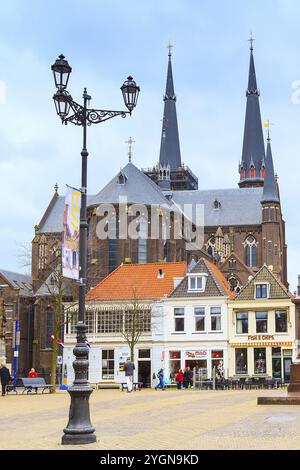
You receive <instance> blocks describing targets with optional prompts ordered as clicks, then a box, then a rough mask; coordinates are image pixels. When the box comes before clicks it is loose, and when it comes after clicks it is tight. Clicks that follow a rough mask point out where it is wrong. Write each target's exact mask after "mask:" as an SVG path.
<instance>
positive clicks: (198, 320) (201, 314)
mask: <svg viewBox="0 0 300 470" xmlns="http://www.w3.org/2000/svg"><path fill="white" fill-rule="evenodd" d="M194 314H195V331H205V308H204V307H196V308H194Z"/></svg>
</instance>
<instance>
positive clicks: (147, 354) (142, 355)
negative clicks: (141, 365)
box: [139, 349, 151, 359]
mask: <svg viewBox="0 0 300 470" xmlns="http://www.w3.org/2000/svg"><path fill="white" fill-rule="evenodd" d="M150 358H151V351H150V349H139V359H150Z"/></svg>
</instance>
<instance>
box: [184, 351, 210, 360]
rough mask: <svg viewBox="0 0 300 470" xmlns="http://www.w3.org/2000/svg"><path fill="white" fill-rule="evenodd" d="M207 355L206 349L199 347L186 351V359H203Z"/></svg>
mask: <svg viewBox="0 0 300 470" xmlns="http://www.w3.org/2000/svg"><path fill="white" fill-rule="evenodd" d="M206 356H207V350H206V349H198V350H197V351H185V359H202V358H203V357H206Z"/></svg>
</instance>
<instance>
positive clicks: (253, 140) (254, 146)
mask: <svg viewBox="0 0 300 470" xmlns="http://www.w3.org/2000/svg"><path fill="white" fill-rule="evenodd" d="M246 96H247V105H246V116H245V128H244V140H243V151H242V166H243V168H244V169H245V172H246V179H249V178H250V166H251V164H254V167H255V175H256V178H257V179H261V178H260V170H261V166H262V161H263V160H264V158H265V144H264V137H263V130H262V122H261V114H260V107H259V90H258V87H257V82H256V73H255V66H254V58H253V49H252V48H251V53H250V66H249V78H248V89H247V92H246Z"/></svg>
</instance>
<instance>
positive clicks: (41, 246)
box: [39, 235, 47, 269]
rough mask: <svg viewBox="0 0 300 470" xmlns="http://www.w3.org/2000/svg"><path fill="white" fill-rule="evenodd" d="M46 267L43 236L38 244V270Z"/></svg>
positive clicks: (45, 249) (45, 250)
mask: <svg viewBox="0 0 300 470" xmlns="http://www.w3.org/2000/svg"><path fill="white" fill-rule="evenodd" d="M46 265H47V240H46V237H45V235H43V236H42V237H41V241H40V244H39V269H45V268H46Z"/></svg>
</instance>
